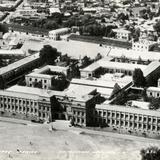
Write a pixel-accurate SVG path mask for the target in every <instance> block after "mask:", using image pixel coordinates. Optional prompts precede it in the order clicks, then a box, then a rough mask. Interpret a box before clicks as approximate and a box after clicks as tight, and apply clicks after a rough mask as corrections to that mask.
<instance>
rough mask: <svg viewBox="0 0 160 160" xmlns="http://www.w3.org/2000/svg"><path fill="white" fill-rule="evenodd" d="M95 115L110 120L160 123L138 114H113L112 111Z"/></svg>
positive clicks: (96, 112)
mask: <svg viewBox="0 0 160 160" xmlns="http://www.w3.org/2000/svg"><path fill="white" fill-rule="evenodd" d="M95 115H99V116H102V117H110V118H117V119H118V118H119V119H127V120H137V121H143V122H153V123H157V122H158V123H160V119H158V120H157V119H156V118H155V117H148V116H142V115H137V114H129V113H119V112H111V111H108V112H107V111H95Z"/></svg>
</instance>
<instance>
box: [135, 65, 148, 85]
mask: <svg viewBox="0 0 160 160" xmlns="http://www.w3.org/2000/svg"><path fill="white" fill-rule="evenodd" d="M132 78H133V83H134V85H135V86H136V87H144V86H145V85H146V81H145V78H144V76H143V72H142V70H141V69H140V68H136V69H135V70H134V72H133V77H132Z"/></svg>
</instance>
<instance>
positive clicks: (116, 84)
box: [110, 83, 121, 98]
mask: <svg viewBox="0 0 160 160" xmlns="http://www.w3.org/2000/svg"><path fill="white" fill-rule="evenodd" d="M120 90H121V87H120V86H119V85H118V83H115V85H114V88H113V91H112V93H111V96H110V98H113V97H114V95H115V94H117V93H118V92H119V91H120Z"/></svg>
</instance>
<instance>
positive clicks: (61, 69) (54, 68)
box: [33, 65, 68, 74]
mask: <svg viewBox="0 0 160 160" xmlns="http://www.w3.org/2000/svg"><path fill="white" fill-rule="evenodd" d="M47 70H50V71H52V72H66V71H67V70H68V67H62V66H52V65H46V66H44V67H42V68H40V69H35V70H34V72H33V73H37V74H38V73H43V72H45V71H47Z"/></svg>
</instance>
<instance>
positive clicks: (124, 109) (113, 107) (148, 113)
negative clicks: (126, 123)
mask: <svg viewBox="0 0 160 160" xmlns="http://www.w3.org/2000/svg"><path fill="white" fill-rule="evenodd" d="M96 109H103V110H111V111H119V112H125V113H132V114H139V115H146V116H156V117H160V112H159V111H154V110H149V109H141V108H133V107H126V106H118V105H109V104H108V105H107V104H106V105H103V104H101V105H98V104H97V105H96Z"/></svg>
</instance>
